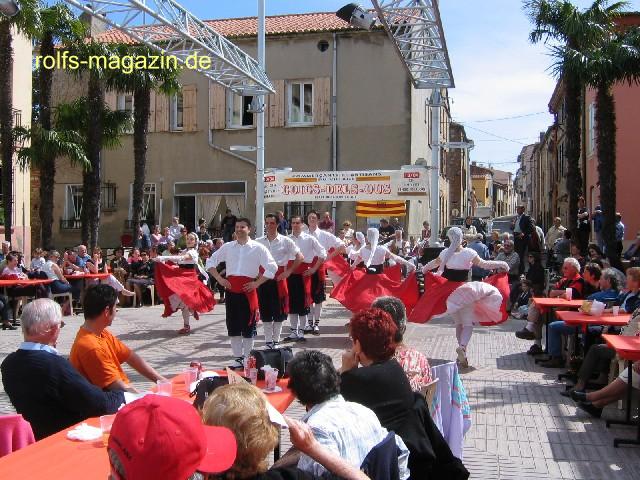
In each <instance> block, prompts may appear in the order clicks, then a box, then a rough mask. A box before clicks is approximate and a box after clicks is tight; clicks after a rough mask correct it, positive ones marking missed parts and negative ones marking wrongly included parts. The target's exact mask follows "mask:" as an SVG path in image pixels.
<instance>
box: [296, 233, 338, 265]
mask: <svg viewBox="0 0 640 480" xmlns="http://www.w3.org/2000/svg"><path fill="white" fill-rule="evenodd" d="M329 235H331V234H329ZM332 236H333V235H332ZM289 238H290V239H291V240H293V241H294V243H295V244H296V246H297V247H298V248H299V249H300V253H302V256H303V257H304V263H311V262H313V257H318V258H321V259H323V260H324V259H326V258H327V251H326V250H325V248H324V247H323V246H322V245H321V244H320V242H319V241H318V239H317V238H316V237H315V236H313V235H310V234H308V233H304V232H302V233H300V236H298V237H296V236H295V235H294V234H291V235H290V236H289Z"/></svg>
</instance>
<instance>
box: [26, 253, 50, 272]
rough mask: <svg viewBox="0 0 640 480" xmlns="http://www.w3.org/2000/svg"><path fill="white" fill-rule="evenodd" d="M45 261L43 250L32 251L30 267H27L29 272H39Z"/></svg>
mask: <svg viewBox="0 0 640 480" xmlns="http://www.w3.org/2000/svg"><path fill="white" fill-rule="evenodd" d="M46 261H47V259H46V258H45V252H44V250H42V249H41V248H36V249H35V250H34V251H33V256H32V257H31V266H30V267H29V270H30V271H32V272H40V271H41V270H42V267H44V264H45V262H46Z"/></svg>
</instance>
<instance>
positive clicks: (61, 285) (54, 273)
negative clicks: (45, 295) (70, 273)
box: [42, 250, 81, 313]
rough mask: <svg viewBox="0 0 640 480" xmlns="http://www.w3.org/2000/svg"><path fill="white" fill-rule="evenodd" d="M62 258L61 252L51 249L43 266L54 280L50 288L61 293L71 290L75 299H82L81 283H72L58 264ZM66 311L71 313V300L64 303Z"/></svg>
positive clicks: (45, 271)
mask: <svg viewBox="0 0 640 480" xmlns="http://www.w3.org/2000/svg"><path fill="white" fill-rule="evenodd" d="M59 260H60V254H59V253H58V251H57V250H51V251H50V252H49V255H48V258H47V261H46V262H45V264H44V266H43V267H42V271H43V272H44V274H45V275H46V276H47V278H48V279H50V280H53V282H51V283H50V284H49V289H50V290H51V293H53V294H59V293H68V292H71V296H72V298H73V299H74V300H79V299H80V291H81V290H80V284H72V283H70V282H69V280H67V279H66V278H65V276H64V274H63V273H62V269H61V268H60V267H59V266H58V261H59ZM63 310H64V311H69V313H71V305H69V301H68V300H66V301H65V303H64V305H63Z"/></svg>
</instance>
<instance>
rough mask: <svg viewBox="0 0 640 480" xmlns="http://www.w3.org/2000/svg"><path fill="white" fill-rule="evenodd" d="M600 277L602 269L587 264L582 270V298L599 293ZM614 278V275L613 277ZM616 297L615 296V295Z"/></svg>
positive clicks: (592, 264) (593, 264)
mask: <svg viewBox="0 0 640 480" xmlns="http://www.w3.org/2000/svg"><path fill="white" fill-rule="evenodd" d="M601 276H602V267H600V266H599V265H597V264H595V263H587V264H586V265H585V266H584V267H583V269H582V278H583V279H584V290H583V291H582V296H583V297H584V298H587V297H588V296H590V295H592V294H594V293H597V292H599V291H600V277H601ZM613 277H614V278H615V275H614V276H613ZM616 296H617V295H616Z"/></svg>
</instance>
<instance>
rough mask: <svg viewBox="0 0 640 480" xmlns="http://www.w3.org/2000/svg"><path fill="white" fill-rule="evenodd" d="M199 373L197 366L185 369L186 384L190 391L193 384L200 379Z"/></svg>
mask: <svg viewBox="0 0 640 480" xmlns="http://www.w3.org/2000/svg"><path fill="white" fill-rule="evenodd" d="M198 373H199V372H198V369H197V368H187V369H186V370H185V371H184V385H185V389H186V390H187V391H190V389H191V384H192V383H193V382H195V381H196V380H197V379H198Z"/></svg>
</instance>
